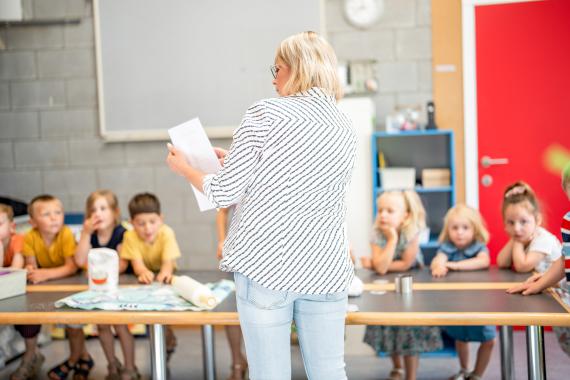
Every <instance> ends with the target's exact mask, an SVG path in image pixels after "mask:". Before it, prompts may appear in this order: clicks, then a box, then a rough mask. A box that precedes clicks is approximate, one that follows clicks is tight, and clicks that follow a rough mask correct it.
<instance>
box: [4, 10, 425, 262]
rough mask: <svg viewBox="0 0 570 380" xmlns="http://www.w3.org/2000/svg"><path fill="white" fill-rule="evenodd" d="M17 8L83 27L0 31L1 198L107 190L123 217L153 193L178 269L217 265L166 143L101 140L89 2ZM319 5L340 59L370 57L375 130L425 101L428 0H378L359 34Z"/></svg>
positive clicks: (77, 197) (80, 204)
mask: <svg viewBox="0 0 570 380" xmlns="http://www.w3.org/2000/svg"><path fill="white" fill-rule="evenodd" d="M23 6H24V15H25V18H26V19H49V18H64V17H78V18H80V19H81V23H80V24H78V25H52V26H18V25H14V24H13V25H9V26H0V37H1V38H2V40H3V41H4V45H5V47H6V49H5V50H2V51H0V194H1V195H5V196H11V197H15V198H19V199H22V200H24V201H26V202H27V201H29V200H30V199H31V198H32V197H33V196H35V195H37V194H40V193H51V194H54V195H56V196H57V197H59V198H60V199H61V200H62V201H63V203H64V206H65V208H66V211H83V209H84V204H85V199H86V197H87V195H88V193H89V192H91V191H93V190H95V189H98V188H109V189H111V190H113V191H114V192H115V193H116V194H117V195H118V197H119V202H120V204H121V208H122V211H123V216H124V217H127V216H128V214H127V210H126V205H127V202H128V200H129V199H130V197H131V196H132V195H134V194H135V193H136V192H140V191H152V192H154V193H156V194H157V195H158V196H159V197H160V199H161V202H162V205H163V211H164V215H165V219H166V222H167V223H168V224H169V225H171V226H172V227H173V228H174V230H175V231H176V233H177V237H178V240H179V243H180V246H181V248H182V251H183V260H182V261H181V263H180V266H181V267H183V268H196V269H211V268H215V267H217V260H216V258H215V248H216V243H217V242H216V231H215V223H214V221H215V214H214V212H208V213H200V212H199V211H198V209H197V206H196V203H195V200H194V198H193V195H192V193H191V190H190V189H189V187H188V185H187V184H186V183H185V181H184V180H182V179H181V178H179V177H177V176H175V175H174V174H172V173H171V172H170V171H169V169H168V168H167V166H166V165H165V163H164V161H165V156H166V154H165V152H166V151H165V142H138V143H137V142H128V143H106V142H104V141H103V140H102V139H101V138H100V137H99V130H98V128H99V127H98V116H97V112H98V109H97V92H96V91H97V89H96V74H95V73H96V70H95V47H94V34H93V13H92V3H91V1H89V0H23ZM325 6H326V17H327V20H326V25H327V30H328V37H329V40H330V41H331V43H332V44H333V46H334V47H335V49H336V51H337V54H338V56H339V58H340V59H343V60H350V59H369V58H372V59H376V60H378V64H377V73H378V77H379V83H380V90H379V92H378V94H376V95H375V96H373V99H374V101H375V103H376V106H377V112H378V122H379V125H380V127H381V124H382V123H383V118H384V116H385V115H386V113H388V112H390V111H392V109H393V108H394V107H395V106H396V105H399V104H424V103H425V102H426V101H427V100H429V99H430V98H431V28H430V1H429V0H385V13H384V15H383V16H382V18H381V19H380V20H379V22H378V24H377V25H375V26H374V27H372V28H370V29H367V30H365V31H360V30H356V29H354V28H353V27H351V26H350V25H349V24H347V22H346V21H345V20H344V17H343V14H342V1H341V0H327V1H325ZM277 43H278V41H276V44H277ZM271 59H272V57H268V60H271ZM267 80H268V85H270V80H271V78H269V77H268V79H267ZM244 111H245V110H244ZM213 143H214V144H215V145H218V146H223V147H227V146H229V144H230V141H229V140H214V141H213Z"/></svg>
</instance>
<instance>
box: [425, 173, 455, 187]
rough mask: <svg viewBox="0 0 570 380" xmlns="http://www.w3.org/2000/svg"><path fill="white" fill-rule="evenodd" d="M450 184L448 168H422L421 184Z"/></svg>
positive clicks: (442, 185)
mask: <svg viewBox="0 0 570 380" xmlns="http://www.w3.org/2000/svg"><path fill="white" fill-rule="evenodd" d="M450 184H451V172H450V170H449V169H424V170H422V186H423V187H426V188H430V187H445V186H449V185H450Z"/></svg>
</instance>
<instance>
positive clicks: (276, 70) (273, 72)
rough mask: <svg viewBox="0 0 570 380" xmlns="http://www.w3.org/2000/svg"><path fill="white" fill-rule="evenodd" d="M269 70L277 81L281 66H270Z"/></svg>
mask: <svg viewBox="0 0 570 380" xmlns="http://www.w3.org/2000/svg"><path fill="white" fill-rule="evenodd" d="M269 70H271V75H273V79H276V78H277V73H278V72H279V66H277V65H271V66H269Z"/></svg>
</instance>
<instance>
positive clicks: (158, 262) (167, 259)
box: [121, 193, 180, 359]
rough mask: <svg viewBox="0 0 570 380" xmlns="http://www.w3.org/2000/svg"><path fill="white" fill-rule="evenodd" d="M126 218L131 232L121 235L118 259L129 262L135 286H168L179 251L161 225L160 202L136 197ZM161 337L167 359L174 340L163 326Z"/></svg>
mask: <svg viewBox="0 0 570 380" xmlns="http://www.w3.org/2000/svg"><path fill="white" fill-rule="evenodd" d="M129 214H130V216H131V223H132V225H133V228H134V229H133V230H131V231H127V232H125V235H124V237H123V246H122V247H121V258H122V259H125V260H129V261H130V262H131V265H132V267H133V270H134V272H135V275H136V276H137V278H138V280H139V282H141V283H143V284H150V283H151V282H152V281H153V280H155V281H157V282H164V283H170V281H171V280H172V273H173V272H174V270H175V269H176V259H177V258H179V257H180V248H179V247H178V243H177V242H176V236H175V235H174V231H173V230H172V228H170V227H168V226H167V225H166V224H164V218H163V216H162V214H161V212H160V201H159V200H158V198H157V197H156V196H155V195H154V194H151V193H140V194H137V195H135V196H134V197H133V198H132V199H131V200H130V202H129ZM156 272H158V273H157V274H156V275H155V273H156ZM165 335H166V353H167V358H168V359H170V357H171V356H172V353H173V352H174V349H175V348H176V337H175V336H174V332H173V331H172V328H171V327H170V326H166V329H165Z"/></svg>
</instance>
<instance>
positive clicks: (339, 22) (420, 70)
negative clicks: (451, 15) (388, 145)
mask: <svg viewBox="0 0 570 380" xmlns="http://www.w3.org/2000/svg"><path fill="white" fill-rule="evenodd" d="M342 3H343V1H342V0H328V1H327V2H326V7H327V9H326V17H327V20H326V21H327V30H328V38H329V40H330V42H331V44H332V45H333V47H334V48H335V50H336V52H337V55H338V57H339V59H340V60H344V61H350V60H362V59H374V60H376V61H377V62H378V63H377V65H376V74H377V77H378V82H379V91H378V93H377V94H375V95H373V96H372V100H373V101H374V103H375V105H376V123H377V128H378V129H383V127H384V123H385V118H386V115H387V114H389V113H390V112H392V111H393V110H394V108H396V107H400V106H405V105H411V106H419V107H421V108H422V115H421V117H422V119H425V115H424V114H425V103H426V102H427V100H431V95H426V94H430V93H431V90H432V81H431V68H432V64H431V26H430V25H431V2H430V0H384V13H383V14H382V16H381V17H380V19H379V20H378V21H377V22H376V24H375V25H373V26H371V27H370V28H368V29H366V30H360V29H356V28H354V27H352V26H351V25H350V24H349V23H347V21H346V20H345V18H344V15H343V10H342ZM414 94H421V96H415V97H414V96H413V95H414ZM410 102H412V103H410Z"/></svg>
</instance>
